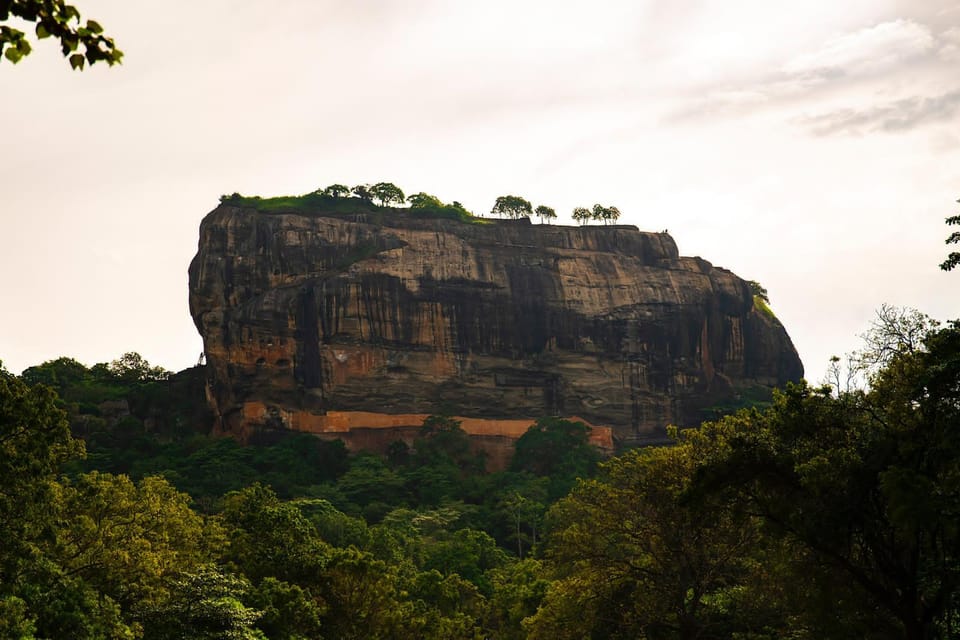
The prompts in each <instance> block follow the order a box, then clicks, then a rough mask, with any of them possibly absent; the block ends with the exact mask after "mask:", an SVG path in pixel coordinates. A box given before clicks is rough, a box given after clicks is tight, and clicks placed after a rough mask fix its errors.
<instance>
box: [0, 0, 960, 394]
mask: <svg viewBox="0 0 960 640" xmlns="http://www.w3.org/2000/svg"><path fill="white" fill-rule="evenodd" d="M77 4H78V8H79V9H80V11H81V13H82V14H83V15H84V17H85V18H94V19H96V20H97V21H99V22H100V23H101V24H102V25H103V26H104V28H105V29H106V31H107V33H108V35H111V36H113V37H114V38H115V39H116V41H117V44H118V46H119V47H120V48H121V49H122V50H123V51H124V52H125V54H126V56H125V58H124V64H123V65H122V66H119V67H114V68H108V67H105V66H103V67H102V68H101V65H97V66H96V67H94V68H92V69H88V70H87V71H84V72H83V73H77V72H72V71H70V69H69V65H68V64H67V63H66V61H65V60H63V59H62V58H61V57H60V55H59V50H58V48H57V47H56V46H55V44H54V43H53V42H52V41H41V42H34V45H35V47H34V54H32V55H31V56H29V57H28V58H26V59H24V60H23V61H22V62H21V63H20V64H19V65H17V66H12V65H10V64H8V63H7V62H6V61H4V62H2V63H0V121H2V122H3V123H4V124H3V128H2V133H0V221H2V224H3V246H2V249H0V270H2V272H3V274H4V277H3V280H2V284H0V360H2V361H3V363H4V365H5V366H6V368H7V369H9V370H10V371H13V372H20V371H21V370H22V369H23V368H25V367H28V366H31V365H34V364H39V363H41V362H43V361H45V360H49V359H53V358H56V357H59V356H70V357H73V358H76V359H78V360H80V361H81V362H84V363H85V364H88V365H92V364H94V363H96V362H104V361H109V360H112V359H114V358H116V357H118V356H119V355H120V354H122V353H124V352H126V351H138V352H140V353H141V354H142V355H143V356H144V357H145V358H147V359H148V360H149V361H150V362H151V363H153V364H159V365H162V366H164V367H166V368H168V369H172V370H180V369H183V368H185V367H187V366H192V365H193V364H195V363H196V361H197V357H198V356H199V354H200V351H201V349H202V343H201V340H200V337H199V335H198V334H197V331H196V329H195V328H194V326H193V323H192V321H191V319H190V315H189V311H188V308H187V266H188V264H189V262H190V259H191V258H192V257H193V255H194V253H195V252H196V245H197V239H198V226H199V224H200V220H201V219H202V218H203V216H204V215H205V214H206V213H208V212H209V211H210V210H212V209H213V208H214V207H215V206H216V204H217V198H218V196H219V195H220V194H223V193H231V192H234V191H239V192H241V193H243V194H246V195H262V196H275V195H286V194H300V193H305V192H308V191H312V190H314V189H316V188H318V187H323V186H326V185H328V184H331V183H334V182H341V183H345V184H348V185H354V184H358V183H372V182H378V181H390V182H394V183H396V184H397V185H399V186H400V187H401V188H403V189H404V190H405V191H406V192H407V193H412V192H416V191H426V192H428V193H433V194H435V195H437V196H438V197H440V198H441V199H444V200H446V201H452V200H458V201H460V202H462V203H464V205H466V206H467V208H469V209H471V210H473V211H474V212H475V213H478V214H482V213H485V212H488V211H489V210H490V207H491V206H492V205H493V202H494V200H495V199H496V197H497V196H500V195H505V194H516V195H521V196H524V197H526V198H527V199H529V200H531V201H532V202H533V203H534V204H535V205H536V204H547V205H550V206H553V207H554V208H556V210H557V211H558V213H559V214H560V220H559V221H560V222H566V223H571V221H570V218H569V213H570V211H571V210H572V209H573V207H575V206H590V205H592V204H593V203H595V202H600V203H603V204H607V205H615V206H617V207H618V208H619V209H620V210H621V212H623V217H622V219H621V221H622V222H626V223H630V224H635V225H637V226H639V227H640V228H641V229H644V230H651V231H659V230H662V229H669V231H670V233H671V235H672V236H673V237H674V238H675V239H676V241H677V244H678V245H679V247H680V252H681V253H682V254H683V255H699V256H702V257H703V258H705V259H707V260H709V261H710V262H712V263H713V264H714V265H717V266H722V267H725V268H728V269H730V270H732V271H734V272H735V273H737V274H738V275H740V276H741V277H744V278H747V279H753V280H757V281H759V282H760V283H761V284H763V285H764V286H766V287H767V289H768V290H769V292H770V299H771V302H772V307H773V309H774V311H775V312H776V313H777V315H778V317H779V318H780V319H781V321H782V322H783V323H784V325H785V326H786V328H787V331H788V332H789V333H790V335H791V337H792V338H793V341H794V344H795V345H796V347H797V349H798V351H799V353H800V356H801V358H802V359H803V363H804V365H805V367H806V372H807V378H808V379H810V380H812V381H819V380H821V379H822V377H823V373H824V371H825V369H826V366H827V360H828V359H829V357H830V356H831V355H832V354H838V355H841V354H844V353H846V352H849V351H851V350H853V349H855V348H857V347H858V346H859V342H858V338H857V334H859V333H862V332H863V331H864V330H865V329H866V328H867V326H868V324H869V322H870V320H871V318H872V317H873V314H874V310H875V309H877V308H878V307H879V306H880V305H881V303H889V304H893V305H898V306H909V307H915V308H917V309H919V310H920V311H923V312H925V313H927V314H929V315H931V316H933V317H935V318H937V319H940V320H946V319H949V318H957V317H960V273H958V272H953V273H944V272H941V271H940V270H939V269H938V267H937V265H938V264H939V263H940V262H941V261H942V260H943V259H944V257H945V255H946V253H947V249H948V248H947V247H946V246H945V245H944V239H945V238H946V237H947V235H948V234H949V231H950V229H949V228H948V227H947V226H946V225H945V224H944V218H946V217H947V216H949V215H956V214H958V213H960V205H958V204H956V203H955V200H956V199H957V198H960V1H941V0H909V1H900V2H885V1H882V0H871V1H863V0H845V1H844V2H842V3H838V2H836V0H830V1H822V0H808V1H806V2H796V1H792V2H774V1H771V0H758V1H752V2H738V1H736V0H724V1H718V2H706V1H704V2H698V1H695V0H679V1H666V0H663V1H659V2H642V1H639V0H628V1H613V0H611V1H603V0H593V1H590V2H586V1H584V2H565V1H563V0H545V1H539V0H509V1H506V0H486V1H484V2H472V1H470V2H468V1H466V0H462V1H461V0H445V1H431V0H403V1H400V0H397V1H391V0H380V1H377V0H352V1H347V0H336V1H334V0H329V1H320V0H277V1H276V2H270V3H267V2H252V1H249V0H205V1H197V0H192V1H190V2H187V1H185V0H168V1H165V2H162V3H161V2H130V1H129V0H78V1H77ZM840 7H842V11H841V9H840Z"/></svg>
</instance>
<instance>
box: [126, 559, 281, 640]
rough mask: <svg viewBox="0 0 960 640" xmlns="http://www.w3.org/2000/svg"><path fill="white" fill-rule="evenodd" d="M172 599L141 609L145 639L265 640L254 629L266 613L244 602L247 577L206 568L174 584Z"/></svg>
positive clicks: (185, 574)
mask: <svg viewBox="0 0 960 640" xmlns="http://www.w3.org/2000/svg"><path fill="white" fill-rule="evenodd" d="M170 591H171V596H170V597H169V598H168V599H167V600H165V601H163V602H162V603H159V604H153V605H147V606H143V607H141V612H140V619H141V620H142V621H143V623H144V624H143V627H144V635H143V638H144V640H180V639H181V638H191V639H196V640H266V636H264V635H263V634H262V633H261V632H260V631H258V630H257V629H255V628H254V624H255V623H256V621H257V620H258V619H259V618H260V617H261V616H262V615H263V612H261V611H257V610H255V609H251V608H249V607H247V606H245V605H244V604H243V602H242V600H243V598H244V597H245V596H246V595H247V593H248V592H249V591H250V583H249V582H248V581H247V580H245V579H244V578H242V577H240V576H236V575H232V574H230V573H225V572H223V571H222V570H220V569H218V568H216V567H213V566H206V567H201V568H199V569H198V570H196V571H193V572H183V574H182V575H180V576H179V577H177V578H176V579H174V580H173V581H172V584H171V587H170Z"/></svg>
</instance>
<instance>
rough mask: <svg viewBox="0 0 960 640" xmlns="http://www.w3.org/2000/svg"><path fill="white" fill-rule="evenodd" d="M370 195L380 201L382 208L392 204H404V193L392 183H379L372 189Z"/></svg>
mask: <svg viewBox="0 0 960 640" xmlns="http://www.w3.org/2000/svg"><path fill="white" fill-rule="evenodd" d="M370 195H371V196H373V197H374V198H376V199H377V200H379V201H380V206H381V207H386V206H388V205H391V204H402V203H403V200H404V195H403V191H402V190H401V189H400V187H398V186H397V185H395V184H393V183H392V182H378V183H377V184H375V185H373V186H372V187H370Z"/></svg>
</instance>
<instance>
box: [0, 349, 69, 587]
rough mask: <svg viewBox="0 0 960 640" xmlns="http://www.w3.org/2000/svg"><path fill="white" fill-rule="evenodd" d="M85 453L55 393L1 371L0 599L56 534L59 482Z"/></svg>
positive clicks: (0, 369) (47, 388)
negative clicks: (40, 547) (54, 505)
mask: <svg viewBox="0 0 960 640" xmlns="http://www.w3.org/2000/svg"><path fill="white" fill-rule="evenodd" d="M83 452H84V449H83V443H82V442H81V441H79V440H75V439H74V438H73V437H71V435H70V427H69V425H68V423H67V418H66V414H65V413H64V412H63V411H62V410H60V409H59V408H57V397H56V394H55V393H54V392H53V390H52V389H50V388H49V387H46V386H43V385H37V386H33V387H30V386H28V385H27V384H25V383H24V382H23V381H21V380H19V379H17V378H16V377H14V376H13V375H11V374H10V373H8V372H6V371H5V370H3V369H2V368H0V540H2V541H3V543H2V544H0V595H3V594H4V587H9V586H11V585H14V584H16V583H17V581H18V579H19V577H20V576H21V574H22V573H23V572H24V571H26V570H27V568H28V566H29V561H30V559H31V558H34V557H35V556H36V553H37V547H36V544H37V541H38V539H40V538H49V537H50V536H51V535H52V533H53V527H54V518H53V516H54V513H53V512H51V510H50V508H49V505H50V504H51V503H53V502H54V498H55V495H56V485H55V482H54V481H55V479H56V476H57V473H58V472H59V470H60V467H61V466H62V465H63V464H64V463H65V462H67V461H68V460H71V459H74V458H77V457H79V456H82V455H83Z"/></svg>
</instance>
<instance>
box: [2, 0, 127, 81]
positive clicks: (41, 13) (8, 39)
mask: <svg viewBox="0 0 960 640" xmlns="http://www.w3.org/2000/svg"><path fill="white" fill-rule="evenodd" d="M11 18H15V19H18V20H22V21H25V22H32V23H35V25H36V26H35V28H34V30H35V32H36V35H37V38H38V39H41V40H42V39H44V38H50V37H53V38H56V39H57V40H59V41H60V51H61V52H62V53H63V55H64V57H65V58H67V59H68V60H69V61H70V66H71V67H73V68H74V69H83V66H84V64H86V63H89V64H91V65H93V64H96V63H97V62H106V63H107V64H108V65H111V66H112V65H114V64H117V63H119V62H120V61H121V59H122V58H123V52H122V51H120V50H119V49H117V48H116V45H114V42H113V38H109V37H107V36H105V35H103V27H101V26H100V25H99V24H98V23H97V22H96V21H95V20H87V21H86V22H85V23H84V22H82V21H81V18H80V12H79V11H78V10H77V8H76V7H75V6H73V5H69V4H67V3H66V2H64V1H63V0H5V1H3V2H0V23H4V22H7V21H9V20H10V19H11ZM81 47H82V50H81ZM31 50H32V49H31V46H30V42H29V41H28V40H27V35H26V33H24V32H23V31H21V30H20V29H16V28H14V27H11V26H9V25H7V24H0V53H3V56H4V57H5V58H6V59H7V60H9V61H10V62H12V63H14V64H16V63H17V62H19V61H20V60H21V59H22V58H23V57H24V56H26V55H28V54H29V53H30V51H31ZM0 60H2V58H0Z"/></svg>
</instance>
